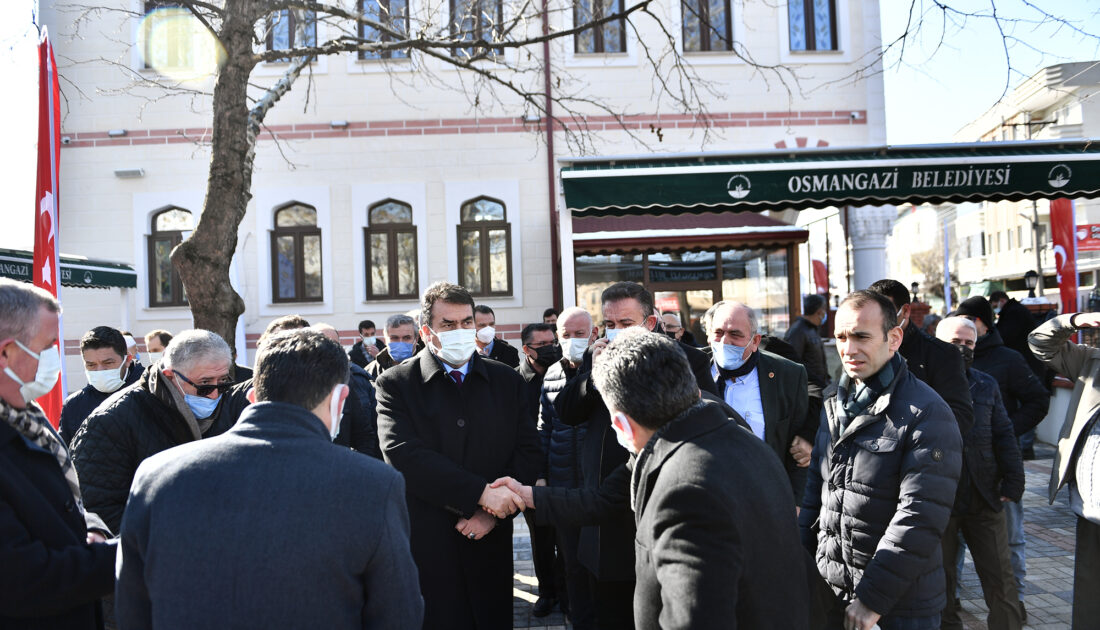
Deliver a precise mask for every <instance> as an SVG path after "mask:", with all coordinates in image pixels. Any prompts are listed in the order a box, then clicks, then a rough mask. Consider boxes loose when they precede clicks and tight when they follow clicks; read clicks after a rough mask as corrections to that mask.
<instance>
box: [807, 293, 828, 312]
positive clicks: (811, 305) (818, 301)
mask: <svg viewBox="0 0 1100 630" xmlns="http://www.w3.org/2000/svg"><path fill="white" fill-rule="evenodd" d="M822 306H825V297H824V296H821V295H818V294H816V293H811V294H809V295H807V296H806V297H804V298H802V314H803V315H813V314H814V313H816V312H818V311H820V310H821V307H822Z"/></svg>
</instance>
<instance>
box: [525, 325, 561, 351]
mask: <svg viewBox="0 0 1100 630" xmlns="http://www.w3.org/2000/svg"><path fill="white" fill-rule="evenodd" d="M546 331H549V332H552V333H554V336H555V337H557V336H558V332H557V330H556V329H555V328H554V325H553V324H544V323H542V322H539V323H537V324H527V325H526V326H524V327H523V330H522V331H521V332H520V333H519V339H520V341H522V342H523V345H525V346H526V345H527V344H529V343H531V336H532V335H534V334H535V333H536V332H546Z"/></svg>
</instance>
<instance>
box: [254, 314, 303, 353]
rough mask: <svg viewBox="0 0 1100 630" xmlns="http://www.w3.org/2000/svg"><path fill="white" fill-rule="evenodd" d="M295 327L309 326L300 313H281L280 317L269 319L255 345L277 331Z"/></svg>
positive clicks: (257, 345)
mask: <svg viewBox="0 0 1100 630" xmlns="http://www.w3.org/2000/svg"><path fill="white" fill-rule="evenodd" d="M297 328H309V322H307V321H306V320H305V318H304V317H302V316H301V315H283V316H282V317H277V318H275V319H273V320H271V323H270V324H268V325H267V328H265V329H264V332H263V334H261V335H260V338H259V340H258V341H256V347H257V348H258V347H259V346H260V344H261V343H263V341H264V340H265V339H267V338H268V337H270V336H271V335H274V334H275V333H277V332H282V331H284V330H295V329H297Z"/></svg>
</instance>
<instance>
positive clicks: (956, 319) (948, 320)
mask: <svg viewBox="0 0 1100 630" xmlns="http://www.w3.org/2000/svg"><path fill="white" fill-rule="evenodd" d="M944 324H949V325H954V324H961V325H962V327H963V328H969V329H970V330H973V331H974V339H977V338H978V327H977V326H975V325H974V322H972V321H970V320H969V319H967V318H965V317H963V316H961V315H952V316H951V317H945V318H943V319H941V320H940V323H938V324H936V337H939V336H940V329H941V328H943V327H944Z"/></svg>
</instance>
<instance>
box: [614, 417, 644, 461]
mask: <svg viewBox="0 0 1100 630" xmlns="http://www.w3.org/2000/svg"><path fill="white" fill-rule="evenodd" d="M614 419H615V421H614V422H612V423H611V428H612V429H615V439H616V440H618V441H619V446H622V447H623V448H625V449H626V450H627V451H629V452H631V453H637V452H638V449H637V448H636V447H635V446H634V429H631V428H630V422H628V421H627V419H626V414H624V413H623V412H621V411H618V412H615V416H614Z"/></svg>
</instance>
